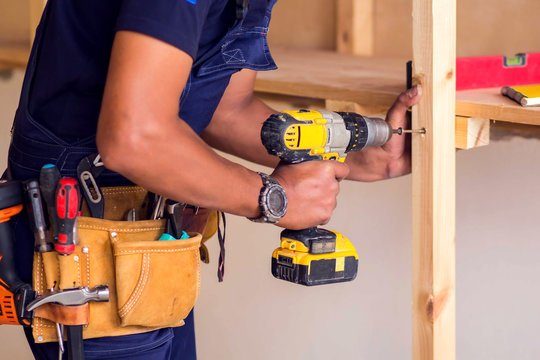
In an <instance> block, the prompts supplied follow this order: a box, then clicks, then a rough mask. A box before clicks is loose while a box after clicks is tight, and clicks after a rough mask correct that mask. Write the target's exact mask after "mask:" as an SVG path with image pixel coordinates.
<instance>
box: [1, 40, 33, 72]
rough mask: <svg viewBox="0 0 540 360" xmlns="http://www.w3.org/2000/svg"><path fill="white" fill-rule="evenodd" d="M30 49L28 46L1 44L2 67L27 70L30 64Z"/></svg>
mask: <svg viewBox="0 0 540 360" xmlns="http://www.w3.org/2000/svg"><path fill="white" fill-rule="evenodd" d="M29 53H30V49H29V47H28V45H27V44H4V43H0V66H2V67H4V68H5V67H11V68H23V69H24V68H25V67H26V63H27V62H28V57H29Z"/></svg>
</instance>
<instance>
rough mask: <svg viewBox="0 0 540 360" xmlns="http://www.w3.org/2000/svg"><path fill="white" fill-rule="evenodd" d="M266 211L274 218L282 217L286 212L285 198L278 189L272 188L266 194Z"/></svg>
mask: <svg viewBox="0 0 540 360" xmlns="http://www.w3.org/2000/svg"><path fill="white" fill-rule="evenodd" d="M268 210H269V211H270V212H271V213H272V214H273V215H275V216H283V215H284V213H285V211H286V210H287V198H286V197H285V193H284V192H283V190H281V188H279V187H272V188H271V189H270V191H269V192H268Z"/></svg>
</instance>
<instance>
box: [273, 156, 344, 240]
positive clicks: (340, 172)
mask: <svg viewBox="0 0 540 360" xmlns="http://www.w3.org/2000/svg"><path fill="white" fill-rule="evenodd" d="M348 174H349V167H348V166H347V165H345V164H343V163H340V162H337V161H308V162H304V163H301V164H295V165H288V164H280V165H279V166H278V167H277V168H276V169H275V170H274V172H273V173H272V175H271V176H272V177H274V178H275V179H276V180H277V181H278V182H279V183H280V184H281V186H282V187H283V189H284V190H285V193H286V195H287V199H288V207H287V213H286V214H285V216H284V217H283V218H282V219H281V220H280V221H279V222H278V223H277V224H276V225H278V226H280V227H283V228H287V229H291V230H299V229H306V228H310V227H314V226H317V225H324V224H326V223H328V221H329V220H330V218H331V217H332V213H333V211H334V209H335V208H336V205H337V196H338V194H339V182H340V181H341V180H343V179H344V178H346V177H347V175H348Z"/></svg>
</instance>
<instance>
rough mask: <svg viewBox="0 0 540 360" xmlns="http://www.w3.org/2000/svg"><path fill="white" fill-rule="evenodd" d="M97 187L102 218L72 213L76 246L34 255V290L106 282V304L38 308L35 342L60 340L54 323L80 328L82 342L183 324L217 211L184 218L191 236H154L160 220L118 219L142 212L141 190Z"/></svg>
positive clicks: (162, 226) (160, 228)
mask: <svg viewBox="0 0 540 360" xmlns="http://www.w3.org/2000/svg"><path fill="white" fill-rule="evenodd" d="M102 192H103V197H104V202H105V216H104V218H105V219H97V218H91V217H86V216H81V217H79V218H78V220H77V231H78V239H79V244H78V245H77V247H76V251H75V252H74V253H73V254H71V255H68V256H63V255H58V254H57V253H56V252H48V253H36V254H35V256H34V267H33V287H34V289H35V291H36V292H37V293H38V294H39V295H41V294H44V293H46V292H47V291H48V290H49V289H55V290H58V289H69V288H76V287H81V286H82V287H90V288H91V287H94V286H97V285H107V286H108V287H109V291H110V298H109V301H108V302H90V303H88V304H85V305H82V306H76V307H75V306H62V305H58V304H47V305H44V306H41V307H39V308H37V309H36V310H35V312H34V321H33V325H32V327H33V335H34V339H35V341H36V342H37V343H45V342H53V341H54V342H56V341H58V337H57V332H56V327H55V323H56V322H57V323H61V324H64V325H84V328H83V338H84V339H90V338H96V337H102V336H119V335H128V334H136V333H143V332H147V331H152V330H156V329H160V328H164V327H176V326H182V325H183V324H184V321H183V319H184V318H185V317H186V316H187V315H188V314H189V312H190V311H191V309H192V308H193V306H194V305H195V302H196V300H197V296H198V292H199V283H200V275H199V267H200V259H201V257H203V258H204V260H205V261H206V262H207V261H208V252H207V251H206V247H204V244H202V242H203V241H204V240H206V239H208V238H210V237H211V236H212V235H213V234H214V233H215V232H216V229H217V213H216V212H215V211H209V210H206V209H200V210H199V211H198V212H197V213H195V212H193V215H192V216H191V217H189V218H187V219H186V218H184V223H185V224H186V231H188V234H189V236H190V237H189V239H185V240H172V241H159V240H158V239H159V238H160V236H161V235H162V234H163V232H164V231H165V228H166V221H165V220H162V219H160V220H142V221H122V220H121V219H123V218H124V216H125V214H126V212H127V211H129V210H130V209H133V208H134V209H137V210H138V211H140V212H146V210H147V207H148V206H149V204H148V200H147V198H148V197H147V191H146V190H144V189H142V188H140V187H135V186H130V187H112V188H102ZM83 214H84V211H83ZM201 245H202V246H201Z"/></svg>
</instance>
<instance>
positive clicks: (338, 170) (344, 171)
mask: <svg viewBox="0 0 540 360" xmlns="http://www.w3.org/2000/svg"><path fill="white" fill-rule="evenodd" d="M325 163H326V164H328V166H329V167H330V168H332V169H333V171H334V175H335V177H336V179H337V180H338V181H341V180H343V179H345V178H346V177H347V176H348V175H349V172H350V171H351V169H350V168H349V166H348V165H346V164H344V163H340V162H337V161H326V162H325Z"/></svg>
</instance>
